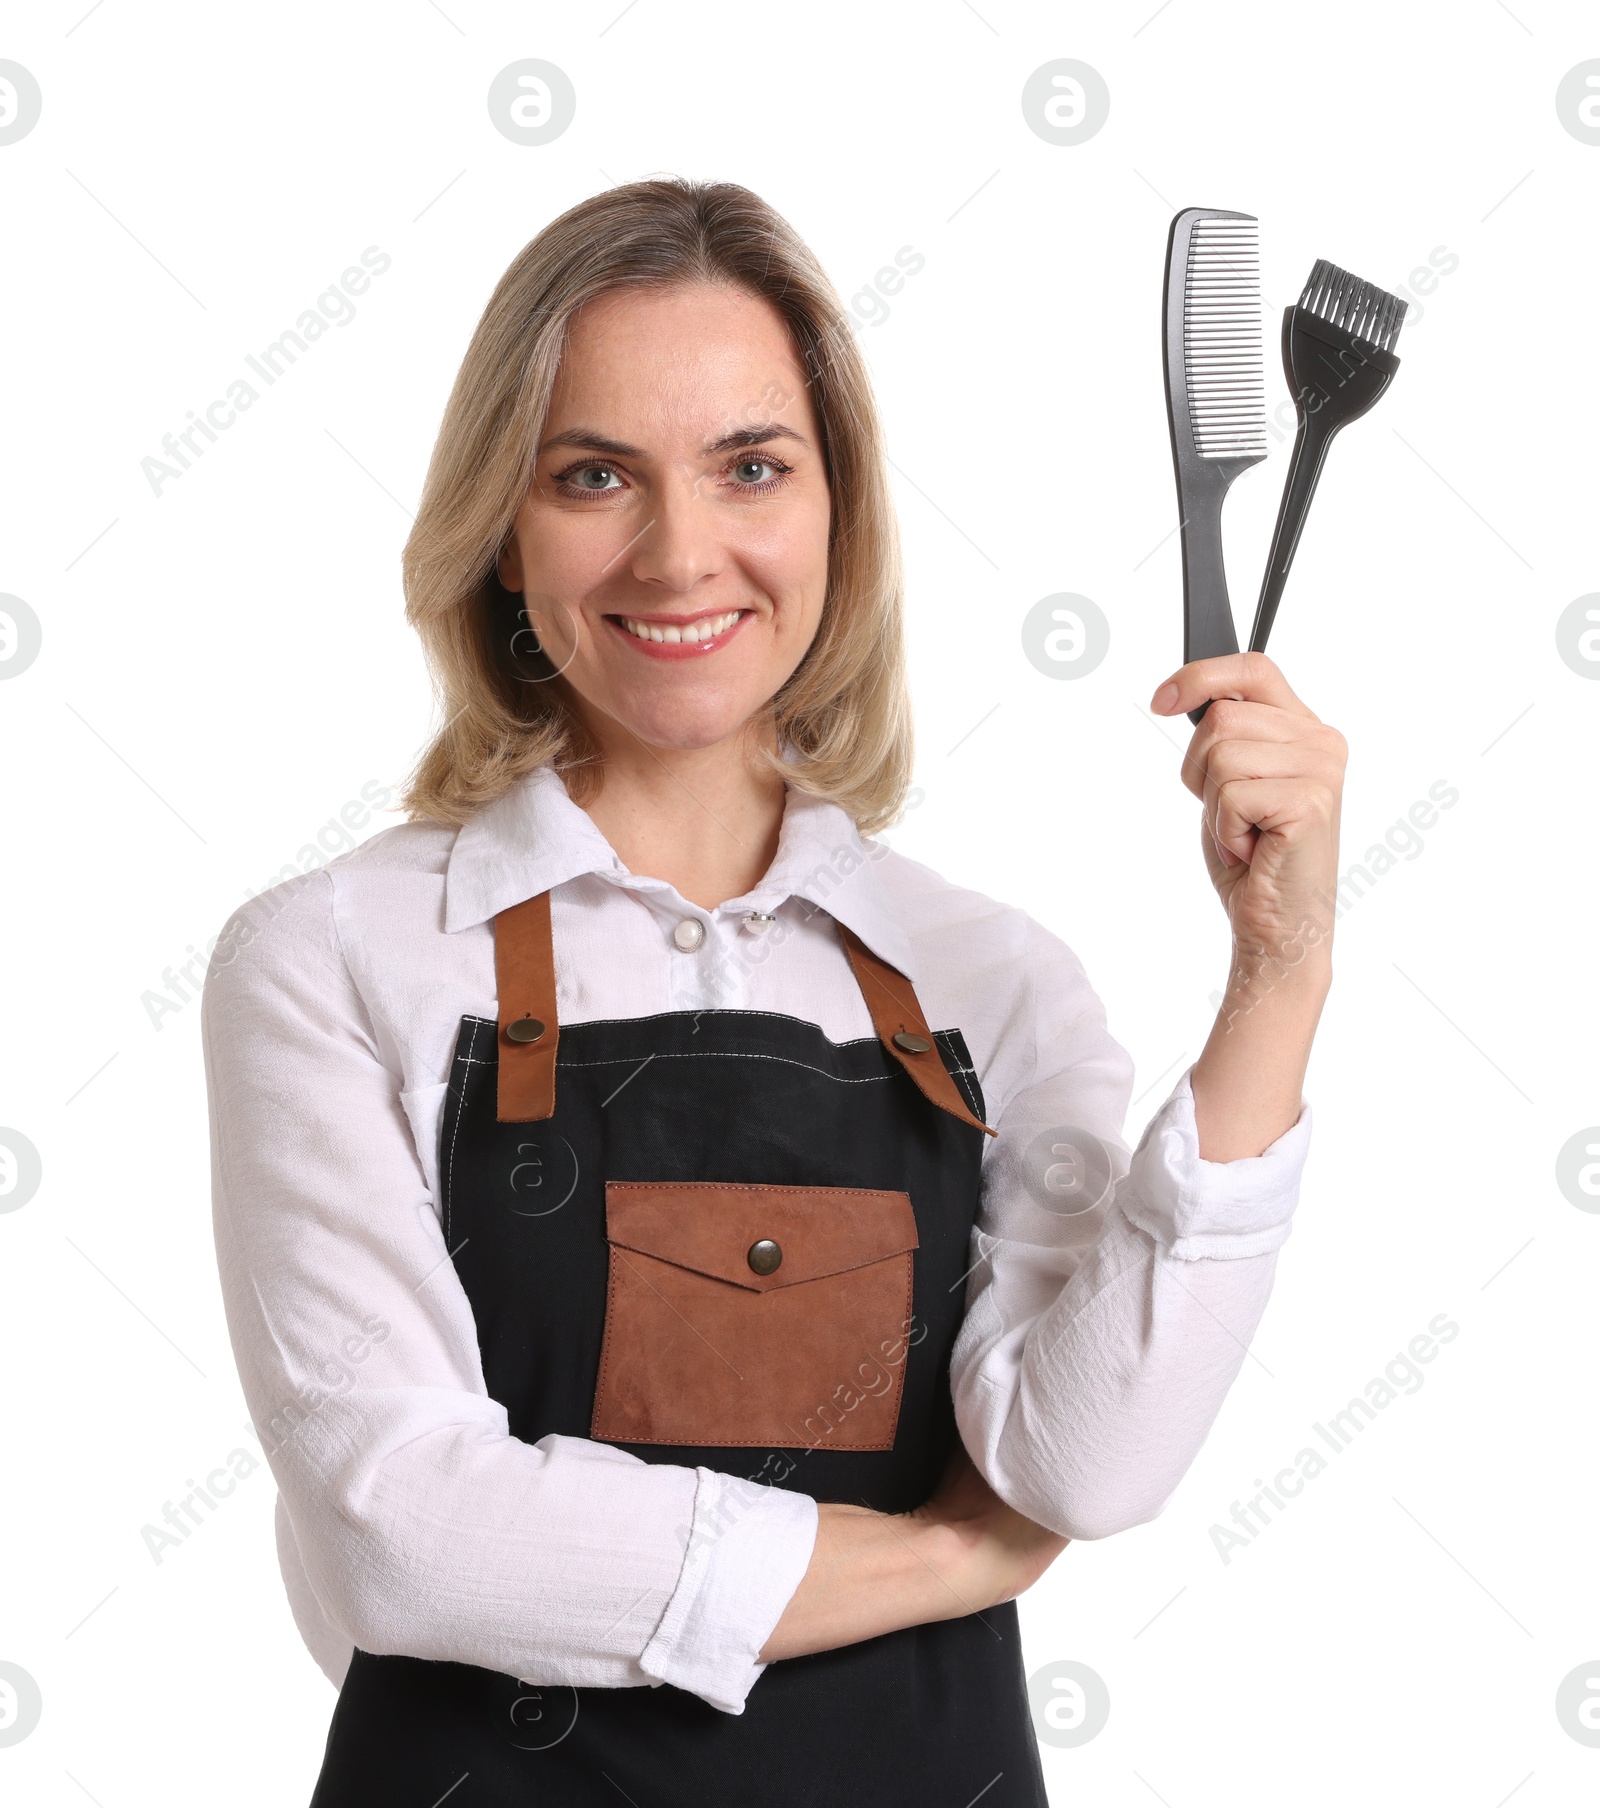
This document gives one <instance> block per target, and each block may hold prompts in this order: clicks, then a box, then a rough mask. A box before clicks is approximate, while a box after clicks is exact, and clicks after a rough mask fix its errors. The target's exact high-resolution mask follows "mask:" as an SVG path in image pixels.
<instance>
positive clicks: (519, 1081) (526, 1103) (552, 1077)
mask: <svg viewBox="0 0 1600 1808" xmlns="http://www.w3.org/2000/svg"><path fill="white" fill-rule="evenodd" d="M836 927H837V928H838V931H839V939H840V940H841V941H842V942H843V944H844V951H845V953H846V955H848V956H849V960H850V967H851V970H852V971H853V972H854V974H855V976H856V984H857V985H859V986H860V988H861V995H862V997H863V998H864V999H865V1000H866V1005H867V1010H868V1011H869V1012H870V1013H871V1016H872V1026H873V1028H874V1029H875V1030H876V1031H877V1032H878V1035H879V1038H880V1039H881V1040H882V1042H883V1046H884V1047H885V1048H886V1049H887V1050H888V1051H889V1053H890V1054H891V1055H893V1056H894V1058H895V1060H897V1061H898V1062H899V1063H900V1065H901V1066H902V1067H903V1068H904V1069H905V1070H906V1072H907V1073H908V1074H910V1076H911V1077H912V1079H913V1080H914V1081H915V1082H916V1083H917V1086H918V1087H919V1088H920V1090H921V1091H922V1092H923V1094H924V1095H925V1096H926V1097H927V1098H929V1099H931V1100H932V1102H933V1103H934V1104H935V1105H937V1106H938V1107H939V1109H940V1110H941V1111H948V1112H949V1113H950V1115H951V1116H952V1117H955V1118H959V1119H960V1120H961V1122H962V1123H964V1124H971V1125H973V1126H974V1128H976V1129H979V1130H982V1131H983V1132H984V1134H985V1135H987V1136H998V1135H999V1134H1000V1133H999V1131H997V1130H991V1129H990V1128H989V1126H988V1125H987V1124H986V1123H984V1121H983V1120H982V1118H979V1117H975V1116H974V1115H973V1113H972V1109H971V1107H970V1106H969V1105H968V1104H967V1101H966V1100H965V1099H964V1098H963V1097H962V1095H961V1089H960V1087H958V1086H957V1085H956V1083H955V1081H954V1080H953V1079H952V1078H951V1077H950V1073H949V1071H948V1069H947V1068H946V1067H945V1064H944V1061H943V1059H942V1057H941V1056H940V1053H939V1048H938V1044H937V1043H936V1042H935V1041H934V1039H933V1034H932V1032H931V1031H930V1030H929V1028H928V1020H927V1018H926V1017H924V1016H923V1014H922V1006H921V1005H920V1004H919V1003H918V1002H917V994H916V989H915V988H914V987H913V986H912V984H911V981H910V980H909V979H907V978H906V976H905V975H904V974H903V973H901V972H899V971H898V970H897V969H896V968H894V967H891V966H890V965H889V963H888V962H887V961H882V960H879V959H878V957H877V955H875V954H874V953H873V952H872V950H871V949H870V948H868V947H867V945H866V944H865V943H864V942H863V941H862V940H861V939H860V937H859V936H856V935H854V934H853V933H852V932H851V931H850V930H848V929H846V928H845V926H844V924H843V923H837V924H836ZM494 973H495V986H496V990H497V992H498V994H499V1000H500V1005H499V1010H500V1027H499V1031H498V1036H497V1040H498V1044H499V1050H498V1052H499V1075H498V1091H497V1097H496V1103H495V1116H496V1118H497V1119H498V1120H499V1121H500V1122H501V1123H502V1124H520V1123H533V1122H536V1121H537V1120H539V1119H542V1118H547V1117H551V1116H553V1115H554V1113H555V1108H556V1043H557V1041H558V1039H559V1036H560V1025H559V1023H558V1022H557V1020H556V965H555V951H554V948H553V945H552V942H551V935H550V894H549V892H547V891H546V892H540V893H539V895H538V896H537V897H534V898H527V899H525V900H524V901H523V902H522V903H521V904H513V905H512V906H511V908H510V909H509V910H502V911H501V912H500V914H499V915H498V916H497V917H496V918H495V920H494ZM524 1025H526V1026H527V1027H526V1030H523V1027H522V1026H524ZM535 1025H542V1026H543V1028H542V1029H540V1031H539V1033H538V1035H537V1036H535V1037H534V1038H533V1040H531V1041H529V1040H526V1039H523V1038H525V1036H526V1034H527V1033H528V1032H531V1030H532V1029H533V1027H534V1026H535ZM519 1031H520V1032H521V1035H519ZM896 1036H903V1037H905V1038H907V1039H908V1040H909V1041H910V1042H911V1044H912V1046H911V1047H910V1048H905V1047H902V1046H901V1044H900V1043H898V1042H897V1041H896V1040H895V1037H896ZM919 1043H925V1044H926V1045H927V1046H926V1047H925V1048H919V1047H918V1046H917V1044H919Z"/></svg>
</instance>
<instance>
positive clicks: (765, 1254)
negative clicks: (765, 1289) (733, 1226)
mask: <svg viewBox="0 0 1600 1808" xmlns="http://www.w3.org/2000/svg"><path fill="white" fill-rule="evenodd" d="M745 1260H746V1261H747V1262H748V1263H749V1264H750V1266H751V1267H752V1268H753V1269H754V1270H755V1271H756V1273H757V1274H771V1273H772V1271H773V1270H774V1269H775V1268H776V1267H777V1266H778V1264H779V1263H780V1262H781V1261H782V1260H783V1251H782V1250H781V1249H779V1247H778V1246H777V1244H776V1243H774V1242H773V1240H772V1239H771V1237H763V1238H762V1239H761V1240H760V1242H758V1243H752V1244H751V1245H750V1249H749V1252H748V1254H747V1255H746V1256H745Z"/></svg>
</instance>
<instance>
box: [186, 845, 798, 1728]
mask: <svg viewBox="0 0 1600 1808" xmlns="http://www.w3.org/2000/svg"><path fill="white" fill-rule="evenodd" d="M332 898H333V882H332V879H331V877H330V875H329V874H328V873H327V872H325V871H319V872H316V873H313V874H310V875H308V876H306V877H305V878H302V879H298V880H291V881H290V882H289V883H288V884H287V885H285V886H281V887H278V888H275V889H274V890H273V891H272V892H269V893H267V894H264V895H263V897H261V898H259V899H256V900H253V901H252V903H251V904H250V905H247V906H246V907H245V908H244V909H243V910H242V911H240V912H239V913H237V914H236V916H235V917H234V918H233V919H232V920H231V921H230V923H229V924H228V925H227V927H226V928H225V929H224V931H223V933H222V935H221V936H220V937H219V938H218V943H217V948H216V952H215V954H214V956H213V959H212V964H211V968H210V971H209V973H208V975H207V980H206V987H205V995H204V1004H203V1010H202V1018H203V1037H204V1044H205V1058H206V1075H207V1087H208V1093H209V1099H210V1110H211V1126H212V1163H213V1204H214V1223H215V1231H216V1243H217V1259H218V1266H219V1270H220V1274H221V1280H222V1288H223V1295H224V1301H225V1305H226V1310H227V1317H228V1327H229V1333H230V1336H231V1338H232V1342H233V1347H234V1353H235V1357H236V1360H237V1362H238V1367H239V1374H240V1380H241V1382H242V1385H243V1387H244V1392H245V1398H246V1401H247V1403H248V1405H249V1409H250V1414H251V1417H252V1419H253V1420H254V1422H255V1425H256V1428H257V1431H258V1433H259V1435H260V1437H261V1439H262V1443H263V1446H264V1447H265V1449H266V1452H267V1456H268V1461H269V1463H270V1466H271V1468H272V1471H273V1474H274V1476H275V1478H276V1480H277V1484H278V1487H279V1490H280V1492H281V1494H282V1496H283V1500H284V1503H285V1505H286V1507H287V1509H288V1513H289V1517H290V1520H291V1522H292V1526H293V1531H294V1540H295V1543H296V1545H297V1546H298V1549H299V1552H300V1556H301V1559H302V1562H303V1564H304V1567H305V1571H306V1576H307V1579H308V1581H309V1583H310V1585H311V1588H312V1590H313V1591H314V1593H315V1594H316V1596H317V1599H318V1602H319V1603H320V1605H321V1607H322V1609H323V1612H324V1614H325V1615H326V1617H327V1618H328V1620H329V1621H330V1623H331V1624H332V1625H334V1626H335V1627H336V1628H337V1629H338V1630H339V1631H340V1633H342V1634H343V1635H344V1637H346V1638H347V1639H349V1640H350V1642H351V1643H352V1644H353V1645H355V1646H359V1647H360V1648H361V1649H362V1650H364V1651H368V1652H372V1653H374V1654H380V1655H381V1654H389V1653H395V1654H403V1655H409V1656H416V1657H425V1658H435V1659H447V1660H452V1661H455V1662H458V1663H467V1664H473V1665H477V1666H479V1667H482V1668H488V1669H493V1670H497V1671H500V1672H502V1673H504V1674H507V1675H513V1676H518V1677H521V1678H523V1679H525V1680H526V1681H528V1682H532V1683H547V1684H562V1683H565V1684H572V1685H595V1686H601V1687H626V1686H629V1685H635V1686H637V1685H648V1684H651V1683H655V1682H669V1683H672V1684H674V1685H676V1686H678V1687H680V1688H684V1689H687V1690H690V1691H692V1692H694V1693H696V1694H699V1695H701V1696H703V1697H704V1699H706V1700H707V1701H709V1702H711V1703H712V1704H713V1705H714V1706H716V1707H719V1708H722V1709H723V1710H724V1711H726V1712H730V1713H739V1712H741V1711H742V1710H743V1704H744V1698H745V1696H746V1695H747V1694H748V1692H749V1689H750V1688H751V1686H752V1685H753V1684H754V1682H755V1681H756V1679H757V1677H759V1675H760V1674H761V1668H762V1661H763V1660H761V1659H760V1657H759V1656H758V1652H759V1649H760V1646H761V1644H762V1642H763V1641H764V1640H765V1638H766V1637H767V1635H768V1633H769V1632H770V1631H771V1630H772V1627H773V1626H774V1624H775V1623H776V1621H777V1620H778V1618H779V1615H780V1613H781V1612H782V1611H783V1609H784V1606H785V1604H786V1603H787V1602H788V1601H789V1599H790V1597H791V1596H792V1595H793V1594H794V1592H795V1590H796V1587H797V1586H798V1584H799V1582H800V1579H801V1577H802V1575H803V1574H804V1573H805V1570H806V1567H807V1564H808V1562H809V1560H810V1558H811V1556H812V1553H813V1545H814V1536H815V1529H816V1523H817V1509H816V1504H815V1503H814V1502H813V1501H812V1500H811V1499H810V1498H809V1497H808V1496H806V1495H803V1494H797V1493H793V1492H790V1491H787V1490H784V1489H780V1488H774V1487H767V1486H764V1485H762V1484H759V1483H756V1482H752V1481H746V1480H744V1479H742V1478H740V1477H738V1476H730V1475H723V1474H720V1473H718V1472H716V1471H713V1470H709V1469H704V1468H702V1469H698V1470H697V1469H690V1468H685V1467H678V1466H673V1465H668V1464H652V1463H645V1462H643V1461H641V1460H640V1459H639V1458H637V1457H635V1456H633V1455H632V1454H631V1453H629V1452H626V1451H623V1450H619V1449H617V1448H616V1447H614V1446H612V1445H608V1444H602V1443H598V1442H594V1441H591V1440H589V1439H585V1438H576V1437H566V1436H559V1435H554V1434H552V1435H551V1436H548V1437H545V1438H541V1439H540V1440H539V1441H538V1442H537V1443H536V1444H528V1443H524V1442H522V1441H520V1440H519V1439H517V1438H514V1437H512V1436H511V1435H510V1432H509V1429H508V1423H507V1417H506V1412H505V1409H504V1408H503V1407H502V1406H501V1405H500V1404H499V1403H498V1402H496V1401H494V1400H491V1399H490V1398H489V1397H488V1395H487V1393H486V1391H485V1388H484V1383H483V1374H482V1367H481V1363H480V1360H479V1354H478V1346H477V1336H476V1330H475V1327H474V1323H473V1318H472V1312H471V1308H470V1305H469V1303H468V1301H467V1298H466V1295H465V1293H464V1291H463V1290H462V1287H461V1284H460V1281H459V1279H458V1277H457V1275H456V1271H455V1267H454V1264H453V1263H452V1261H451V1260H450V1255H449V1252H448V1251H447V1250H446V1248H445V1245H444V1240H443V1237H442V1234H441V1232H440V1228H439V1222H438V1218H437V1216H436V1214H435V1212H434V1210H433V1206H432V1203H431V1200H430V1196H429V1191H428V1184H427V1181H426V1179H425V1177H424V1173H423V1170H422V1168H421V1166H420V1165H419V1162H418V1159H417V1152H416V1147H415V1144H414V1142H413V1139H412V1135H411V1131H410V1128H409V1126H408V1123H407V1120H406V1115H405V1111H404V1108H403V1106H402V1103H401V1099H400V1096H399V1087H398V1080H397V1077H396V1073H395V1072H394V1070H393V1068H392V1067H391V1065H390V1064H389V1061H388V1060H386V1058H385V1057H386V1053H389V1050H388V1048H387V1046H386V1037H385V1032H384V1030H383V1027H382V1026H381V1025H377V1024H374V1023H373V1022H372V1021H371V1020H370V1018H369V1016H368V1013H367V1010H366V1007H365V1005H364V1003H363V1001H362V999H361V997H360V995H359V993H358V991H357V988H356V987H355V985H354V983H353V982H352V980H351V977H350V973H349V971H348V968H347V966H346V963H345V960H344V958H343V953H342V950H341V948H340V945H339V938H338V933H337V928H336V924H335V918H334V911H333V902H332ZM390 1058H391V1059H392V1054H391V1056H390Z"/></svg>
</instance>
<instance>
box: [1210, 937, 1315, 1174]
mask: <svg viewBox="0 0 1600 1808" xmlns="http://www.w3.org/2000/svg"><path fill="white" fill-rule="evenodd" d="M1331 933H1332V924H1331V922H1329V923H1326V924H1320V925H1319V924H1315V923H1310V924H1308V925H1307V926H1305V927H1303V929H1302V931H1301V932H1300V934H1299V935H1297V936H1296V937H1295V938H1294V939H1293V940H1292V941H1291V942H1289V943H1287V944H1285V945H1284V946H1282V947H1280V948H1278V949H1277V950H1275V951H1274V950H1264V949H1257V950H1253V951H1249V952H1238V953H1236V954H1235V956H1234V962H1233V968H1232V971H1231V972H1230V974H1229V978H1228V991H1227V994H1226V996H1225V997H1224V998H1223V1001H1222V1007H1221V1009H1220V1010H1219V1011H1218V1012H1217V1020H1216V1022H1215V1024H1214V1025H1213V1026H1212V1029H1211V1035H1210V1037H1209V1038H1208V1040H1207V1042H1206V1045H1205V1048H1204V1050H1203V1051H1202V1052H1201V1055H1200V1058H1199V1060H1198V1061H1196V1063H1195V1065H1194V1071H1193V1073H1192V1074H1191V1075H1190V1084H1191V1086H1192V1087H1193V1090H1194V1117H1195V1128H1196V1130H1197V1131H1198V1132H1199V1138H1200V1155H1201V1158H1202V1159H1203V1160H1205V1161H1236V1160H1238V1159H1239V1158H1240V1157H1241V1156H1251V1155H1260V1154H1261V1153H1262V1152H1263V1151H1264V1150H1265V1149H1266V1148H1267V1147H1268V1146H1269V1145H1270V1144H1272V1143H1274V1142H1276V1141H1277V1140H1278V1138H1279V1137H1280V1136H1282V1135H1283V1133H1284V1132H1285V1131H1286V1130H1288V1129H1289V1128H1290V1127H1291V1126H1292V1125H1293V1124H1294V1122H1295V1120H1296V1119H1297V1118H1298V1117H1299V1115H1300V1095H1301V1092H1302V1089H1303V1087H1304V1084H1305V1077H1306V1063H1307V1061H1308V1060H1309V1058H1310V1055H1311V1042H1312V1038H1313V1037H1314V1036H1315V1034H1316V1029H1317V1021H1318V1019H1319V1018H1320V1017H1321V1015H1322V1006H1323V1003H1324V1001H1325V1000H1326V998H1327V995H1328V987H1329V984H1330V983H1331V981H1332V961H1331V957H1330V951H1329V942H1330V937H1331Z"/></svg>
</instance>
